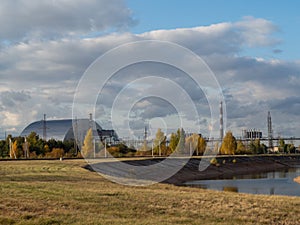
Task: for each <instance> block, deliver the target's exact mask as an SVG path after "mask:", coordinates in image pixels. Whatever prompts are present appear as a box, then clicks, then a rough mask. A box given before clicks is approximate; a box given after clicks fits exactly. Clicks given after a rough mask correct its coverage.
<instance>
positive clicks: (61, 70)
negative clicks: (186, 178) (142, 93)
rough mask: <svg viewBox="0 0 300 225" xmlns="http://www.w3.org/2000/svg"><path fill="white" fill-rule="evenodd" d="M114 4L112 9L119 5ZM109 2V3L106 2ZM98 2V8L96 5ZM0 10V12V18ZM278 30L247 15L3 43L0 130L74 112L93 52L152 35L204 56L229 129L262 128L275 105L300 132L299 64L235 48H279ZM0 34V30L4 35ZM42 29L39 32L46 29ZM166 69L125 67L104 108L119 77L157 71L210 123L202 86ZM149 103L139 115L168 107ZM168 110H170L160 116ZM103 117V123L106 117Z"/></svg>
mask: <svg viewBox="0 0 300 225" xmlns="http://www.w3.org/2000/svg"><path fill="white" fill-rule="evenodd" d="M96 2H97V1H89V2H88V5H89V7H92V6H93V4H98V3H96ZM100 2H101V3H99V4H104V3H103V2H105V1H100ZM115 2H119V1H115ZM120 2H121V1H120ZM76 3H78V2H76ZM28 4H29V3H28ZM45 4H46V3H44V2H43V3H40V4H38V5H37V6H36V7H40V8H41V7H44V5H45ZM49 4H50V3H49ZM78 4H79V3H78ZM6 5H7V6H5V7H9V5H10V3H7V2H6ZM41 5H42V6H41ZM75 5H76V4H75ZM116 5H117V4H115V7H116V8H118V7H120V6H118V7H117V6H116ZM113 6H114V4H113V5H112V6H111V7H113ZM2 7H3V6H2ZM10 7H11V6H10ZM95 8H97V7H96V6H95ZM98 8H99V7H98ZM122 9H123V10H125V11H124V14H123V16H124V15H127V16H125V18H126V19H125V22H124V24H123V25H124V26H127V25H128V24H130V21H131V19H130V13H129V12H128V11H127V9H126V7H122ZM18 10H21V9H18ZM25 11H26V10H25ZM95 11H96V10H92V11H91V16H93V12H95ZM100 11H101V10H100ZM74 12H76V10H75V11H74ZM128 13H129V14H128ZM1 16H2V15H1V14H0V19H1ZM76 16H77V15H76ZM81 16H82V17H83V18H85V22H83V23H85V25H86V24H87V23H88V22H87V19H86V18H87V17H88V16H87V15H85V14H84V13H83V14H81ZM111 16H114V15H111ZM76 18H77V17H76ZM31 19H32V18H31ZM60 19H61V18H60ZM121 20H122V21H124V19H120V21H121ZM0 21H1V20H0ZM112 21H115V20H112ZM101 23H102V22H101ZM24 24H25V27H26V26H27V30H28V31H30V32H33V31H34V29H38V30H39V26H37V25H36V26H34V29H33V30H32V29H29V28H28V24H30V20H29V21H27V22H24ZM105 24H107V27H116V26H117V25H116V24H117V23H114V22H105ZM16 25H17V27H18V26H21V22H18V23H16ZM85 25H82V27H81V25H80V26H79V27H78V28H77V27H76V26H74V24H73V23H72V22H71V24H63V25H59V26H64V27H65V28H66V33H64V35H65V34H67V35H69V34H70V33H72V32H74V35H75V34H76V35H78V34H82V33H89V32H90V29H91V27H90V26H89V27H88V28H85ZM123 25H122V26H123ZM95 26H98V28H97V29H99V30H101V29H102V30H103V29H106V28H107V27H106V26H104V25H103V26H102V25H101V24H98V25H97V24H96V25H95ZM61 29H63V28H56V27H55V26H53V27H52V28H51V27H50V28H49V29H47V30H46V31H50V32H56V34H57V35H59V36H61V34H62V33H61ZM13 30H14V29H13ZM277 30H278V28H277V27H276V26H275V25H274V24H273V23H272V22H270V21H267V20H265V19H256V18H245V19H243V20H241V21H238V22H235V23H220V24H214V25H211V26H201V27H195V28H180V29H174V30H158V31H151V32H147V33H143V34H138V35H136V34H132V33H121V34H118V33H113V34H110V35H105V36H100V37H89V38H82V39H74V38H68V37H65V38H63V39H61V38H59V39H54V40H43V41H41V40H34V39H30V41H27V42H24V43H20V44H15V45H11V46H7V47H6V48H2V50H1V52H0V78H1V83H0V91H1V92H2V94H1V96H2V97H1V99H2V101H1V102H0V108H1V109H3V111H2V112H0V122H1V124H2V126H3V128H2V129H7V130H8V129H13V128H14V129H16V131H18V132H20V131H21V129H22V127H24V126H25V125H26V124H27V123H29V122H32V121H33V120H36V119H41V118H42V115H43V113H45V112H46V113H47V115H48V117H52V118H68V117H71V107H72V100H73V93H74V91H75V88H76V85H77V82H78V80H79V79H80V77H81V75H82V74H83V72H84V71H85V69H86V68H87V67H88V66H89V65H90V64H91V63H92V62H93V61H94V60H95V59H96V58H97V57H99V56H100V55H101V54H103V53H104V52H106V51H108V50H110V49H111V48H113V47H116V46H118V45H120V44H123V43H127V42H131V41H138V40H148V39H157V40H165V41H172V42H175V43H178V44H181V45H183V46H185V47H187V48H190V49H191V50H193V51H194V52H196V53H197V54H199V55H201V56H202V57H203V58H204V59H205V61H206V62H207V63H208V65H209V66H210V68H211V69H212V70H213V72H214V73H215V74H216V76H217V78H218V80H219V81H220V84H221V86H222V88H223V89H224V91H225V97H226V100H227V102H226V103H227V107H228V108H227V114H228V115H229V120H228V124H229V127H230V129H232V130H234V131H235V132H237V134H239V131H240V129H241V128H242V127H249V128H261V127H262V129H264V128H265V116H266V115H265V114H266V112H265V111H267V110H269V109H271V110H274V111H275V112H274V114H275V115H276V114H278V115H279V114H280V113H279V112H282V114H280V115H281V116H278V117H276V120H274V124H276V123H277V124H284V123H285V121H284V116H282V115H286V117H289V116H290V115H292V117H293V118H295V122H294V123H293V124H291V126H290V127H291V130H293V131H295V132H300V130H299V127H300V124H299V123H298V122H296V121H300V120H299V115H300V113H298V112H297V110H296V109H297V107H298V106H299V105H298V100H297V99H295V96H299V94H298V93H299V80H300V63H299V62H287V61H280V60H266V59H263V58H261V59H259V57H258V58H252V57H239V56H238V55H239V52H240V51H242V50H243V49H244V48H245V47H264V46H270V45H271V46H274V47H276V45H277V44H278V43H279V42H278V40H276V39H274V38H273V36H272V35H273V33H274V32H276V31H277ZM1 32H3V33H2V34H1ZM1 32H0V37H1V38H2V39H6V38H13V39H20V38H22V39H23V38H24V35H23V36H22V35H21V34H20V35H18V34H10V35H11V36H9V32H8V33H7V34H5V35H4V31H1ZM41 32H44V31H43V29H42V30H41ZM1 35H2V36H1ZM27 35H29V33H27ZM43 35H44V36H45V37H51V34H50V36H48V35H49V34H46V33H43ZM116 60H117V59H116ZM191 63H192V62H191ZM170 71H171V70H170V69H169V68H167V67H164V66H161V65H156V66H153V65H151V66H147V65H144V66H141V67H138V66H136V67H133V68H132V69H131V70H130V69H128V70H127V72H126V71H123V74H122V75H119V76H116V77H115V79H114V80H112V81H111V82H110V83H109V84H108V85H107V87H106V88H105V89H104V90H103V93H102V94H103V97H105V98H104V100H105V101H104V102H103V104H104V106H105V107H108V106H109V105H110V104H111V102H112V101H113V99H114V98H115V96H116V95H117V94H118V92H119V91H120V90H121V89H122V87H123V86H122V85H124V83H126V82H128V81H130V80H132V79H136V78H138V77H140V76H143V75H145V74H148V75H153V73H156V75H164V76H166V77H172V79H173V80H174V82H177V83H178V84H180V85H181V86H182V87H183V88H184V89H185V90H187V92H188V93H189V95H191V97H192V99H193V100H194V101H196V103H197V107H198V110H199V112H201V113H202V115H203V121H208V120H209V118H208V116H209V111H208V106H207V101H206V99H205V98H204V95H203V93H202V92H201V90H199V88H198V89H197V87H196V86H195V84H194V83H193V82H191V81H190V80H187V79H185V78H184V77H183V75H182V73H179V72H178V71H176V70H174V69H173V70H172V73H170ZM125 72H126V73H125ZM134 72H135V73H134ZM153 89H155V91H156V92H158V93H161V94H163V93H164V91H165V90H164V88H163V87H160V85H159V84H157V86H156V87H153ZM134 90H137V91H138V88H136V89H133V90H132V91H133V92H134ZM8 93H9V94H8ZM18 94H21V95H22V94H24V96H23V97H26V96H27V95H28V96H30V97H28V96H27V98H26V99H24V100H23V103H22V104H18V103H17V101H18V100H20V98H18ZM137 94H138V93H137ZM19 97H20V96H19ZM296 100H297V101H296ZM128 101H130V99H128V98H126V99H125V98H124V104H126V103H127V102H128ZM295 102H297V104H296V103H295ZM145 103H146V101H144V102H140V103H139V104H137V107H140V106H142V105H143V104H145ZM148 103H149V102H148ZM151 103H152V104H154V105H153V106H152V108H151V106H149V104H146V105H145V106H146V107H149V109H151V110H148V112H147V113H144V114H143V113H141V114H140V115H141V117H143V115H144V117H145V118H146V117H147V118H150V117H151V116H153V117H155V116H157V115H160V111H164V110H165V108H164V106H163V105H161V104H158V103H157V104H155V102H151ZM9 104H11V105H12V104H14V107H13V108H8V107H7V106H8V105H9ZM104 106H101V107H102V108H101V112H107V111H105V110H106V109H105V108H103V107H104ZM282 107H285V109H286V108H289V107H290V108H291V109H292V111H289V110H282ZM4 109H5V110H4ZM171 111H172V110H170V109H168V110H167V111H166V112H165V115H166V114H169V112H171ZM150 112H152V114H151V113H150ZM149 113H150V114H149ZM8 116H10V118H11V119H10V120H7V117H8ZM87 116H88V115H87ZM105 118H109V116H108V115H105ZM145 118H142V119H145ZM187 119H188V123H189V124H191V123H192V122H194V123H197V122H199V121H192V115H189V117H188V118H187ZM4 120H5V122H4ZM103 123H104V124H106V125H108V123H107V122H105V121H104V122H103ZM137 124H138V125H139V126H138V127H141V126H142V125H141V122H140V121H138V123H137ZM206 125H207V126H208V122H205V126H206ZM104 127H105V126H104ZM282 127H287V126H282ZM205 128H206V127H205ZM295 135H296V134H295Z"/></svg>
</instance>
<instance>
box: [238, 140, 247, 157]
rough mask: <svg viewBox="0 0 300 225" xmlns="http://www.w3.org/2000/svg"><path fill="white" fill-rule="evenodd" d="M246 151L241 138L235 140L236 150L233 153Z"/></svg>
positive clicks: (244, 152)
mask: <svg viewBox="0 0 300 225" xmlns="http://www.w3.org/2000/svg"><path fill="white" fill-rule="evenodd" d="M247 153H248V151H247V149H246V146H245V145H244V143H243V142H242V141H241V140H238V141H237V145H236V151H235V154H240V155H241V154H247Z"/></svg>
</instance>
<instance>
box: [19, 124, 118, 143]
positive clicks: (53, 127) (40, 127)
mask: <svg viewBox="0 0 300 225" xmlns="http://www.w3.org/2000/svg"><path fill="white" fill-rule="evenodd" d="M73 122H74V123H73ZM73 127H74V129H73ZM90 127H93V130H94V136H95V137H96V136H97V137H98V135H97V133H98V134H99V133H106V132H105V131H106V130H103V129H102V127H101V126H100V125H99V124H98V123H96V122H95V121H90V120H89V119H76V120H74V121H73V120H72V119H65V120H46V121H45V123H44V120H40V121H36V122H33V123H31V124H29V125H28V126H27V127H25V129H24V130H23V131H22V133H21V135H20V136H23V137H24V136H28V135H29V134H30V133H31V132H35V133H37V134H38V135H39V137H40V138H43V136H44V129H45V131H46V139H47V140H49V139H52V138H53V139H56V140H61V141H65V140H72V139H73V140H74V130H75V133H77V135H76V136H77V137H78V141H79V142H81V143H82V142H83V140H84V137H85V135H86V133H87V130H88V129H89V128H90ZM111 133H112V134H113V137H115V138H116V139H117V135H116V134H115V132H114V131H113V130H111Z"/></svg>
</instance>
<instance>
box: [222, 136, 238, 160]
mask: <svg viewBox="0 0 300 225" xmlns="http://www.w3.org/2000/svg"><path fill="white" fill-rule="evenodd" d="M236 147H237V143H236V139H235V137H234V136H233V134H232V132H231V131H228V132H227V133H226V135H225V137H224V138H223V141H222V145H221V148H220V154H222V155H234V153H235V152H236Z"/></svg>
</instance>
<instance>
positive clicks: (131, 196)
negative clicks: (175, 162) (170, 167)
mask: <svg viewBox="0 0 300 225" xmlns="http://www.w3.org/2000/svg"><path fill="white" fill-rule="evenodd" d="M84 165H85V162H84V161H83V160H74V161H62V162H61V161H7V162H0V190H1V198H0V212H1V213H0V224H299V221H300V198H298V197H286V196H259V195H248V194H238V193H230V192H217V191H210V190H202V189H197V188H189V187H176V186H173V185H167V184H156V185H152V186H147V187H131V186H122V185H119V184H115V183H112V182H110V181H108V180H106V179H104V178H102V177H101V176H99V175H98V174H97V173H95V172H90V171H88V170H86V169H83V168H82V166H84Z"/></svg>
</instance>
